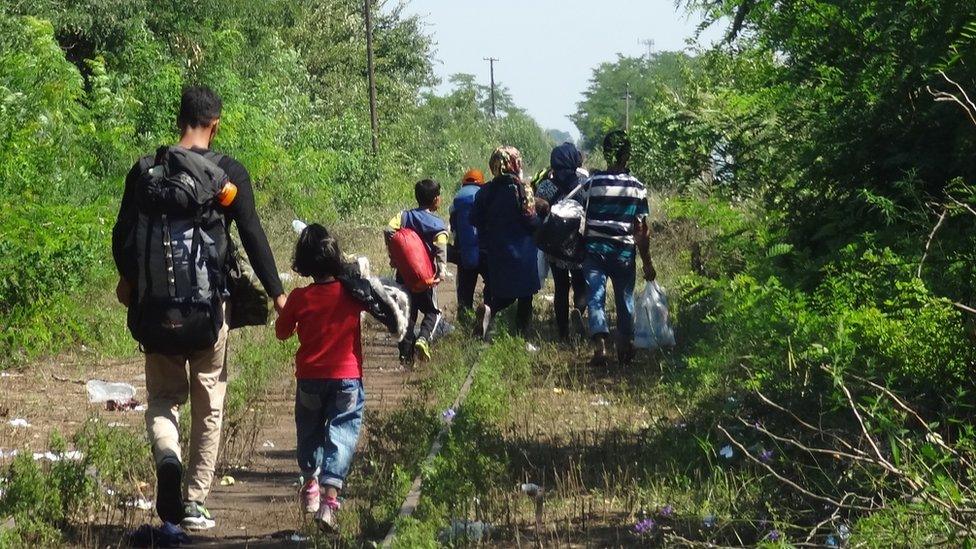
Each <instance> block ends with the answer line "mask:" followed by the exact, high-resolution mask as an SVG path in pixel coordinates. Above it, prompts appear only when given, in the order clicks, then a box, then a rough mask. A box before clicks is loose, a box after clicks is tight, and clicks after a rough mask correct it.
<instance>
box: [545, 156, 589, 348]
mask: <svg viewBox="0 0 976 549" xmlns="http://www.w3.org/2000/svg"><path fill="white" fill-rule="evenodd" d="M549 164H550V171H549V177H548V178H546V179H543V180H542V181H540V182H539V185H538V186H537V188H536V194H535V196H536V198H537V199H540V200H543V201H544V202H545V205H544V206H543V208H544V209H545V210H548V208H549V207H550V206H553V205H555V204H556V203H558V202H559V201H560V200H562V199H564V198H566V196H567V195H569V194H570V193H572V192H573V190H575V189H576V188H577V187H578V186H579V185H580V184H582V183H583V181H584V180H585V178H586V175H587V174H586V172H585V171H584V170H583V169H582V166H583V154H582V153H581V152H580V151H579V149H577V148H576V145H573V144H572V143H563V144H562V145H559V146H558V147H556V148H554V149H553V150H552V154H550V156H549ZM574 198H576V197H575V196H574ZM547 259H548V261H549V265H550V269H551V271H552V280H553V282H554V283H555V286H556V288H555V296H554V297H553V308H554V309H555V313H556V315H555V316H556V327H557V328H558V330H559V337H561V338H563V339H566V338H568V337H569V320H570V313H571V312H570V308H569V291H570V289H572V290H573V308H572V318H573V321H574V324H575V326H574V328H575V330H576V331H577V332H579V333H581V334H582V333H583V330H584V327H583V312H584V311H585V310H586V299H587V294H586V277H585V276H584V274H583V266H582V265H578V264H574V263H569V262H567V261H563V260H560V259H558V258H555V257H548V258H547Z"/></svg>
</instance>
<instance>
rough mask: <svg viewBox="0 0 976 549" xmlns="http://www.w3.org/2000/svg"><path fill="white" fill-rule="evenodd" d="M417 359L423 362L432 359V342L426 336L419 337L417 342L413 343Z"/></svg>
mask: <svg viewBox="0 0 976 549" xmlns="http://www.w3.org/2000/svg"><path fill="white" fill-rule="evenodd" d="M413 348H414V349H415V353H416V356H417V360H419V361H421V362H427V361H429V360H430V343H429V342H428V341H427V339H426V338H423V337H420V338H417V342H416V343H414V344H413Z"/></svg>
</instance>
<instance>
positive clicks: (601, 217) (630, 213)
mask: <svg viewBox="0 0 976 549" xmlns="http://www.w3.org/2000/svg"><path fill="white" fill-rule="evenodd" d="M583 199H584V202H586V204H587V209H586V250H587V252H589V253H591V254H597V255H603V256H607V257H620V258H621V259H631V258H633V257H634V256H635V255H636V254H637V248H636V246H635V244H634V223H635V222H637V221H638V220H642V219H644V218H645V217H647V215H648V213H649V209H648V207H647V190H646V189H645V188H644V184H643V183H641V182H640V181H638V180H637V178H636V177H634V176H632V175H630V173H629V172H624V173H620V174H612V173H607V172H596V173H595V174H593V175H592V176H591V177H590V178H589V179H588V180H587V181H586V183H585V184H584V186H583Z"/></svg>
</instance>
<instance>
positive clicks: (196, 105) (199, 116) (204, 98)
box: [176, 86, 224, 130]
mask: <svg viewBox="0 0 976 549" xmlns="http://www.w3.org/2000/svg"><path fill="white" fill-rule="evenodd" d="M223 106H224V103H223V101H221V100H220V96H219V95H217V94H216V93H214V91H213V90H212V89H210V88H208V87H207V86H187V87H185V88H183V97H182V98H180V114H179V115H178V116H177V117H176V124H177V125H178V126H179V127H180V129H181V130H184V129H186V128H187V127H190V128H199V127H201V126H209V125H210V124H211V123H212V122H213V121H214V120H216V119H218V118H220V110H221V109H222V108H223Z"/></svg>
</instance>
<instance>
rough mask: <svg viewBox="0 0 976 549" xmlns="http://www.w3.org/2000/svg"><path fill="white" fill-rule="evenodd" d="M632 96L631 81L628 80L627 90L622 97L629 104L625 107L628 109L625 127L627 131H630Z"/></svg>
mask: <svg viewBox="0 0 976 549" xmlns="http://www.w3.org/2000/svg"><path fill="white" fill-rule="evenodd" d="M632 97H633V96H632V95H631V94H630V82H627V92H626V93H624V95H623V96H622V97H621V99H623V100H624V102H625V103H626V105H627V106H626V107H625V109H626V110H625V111H624V112H625V113H626V114H625V116H626V118H624V129H625V130H627V131H630V99H631V98H632Z"/></svg>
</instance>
